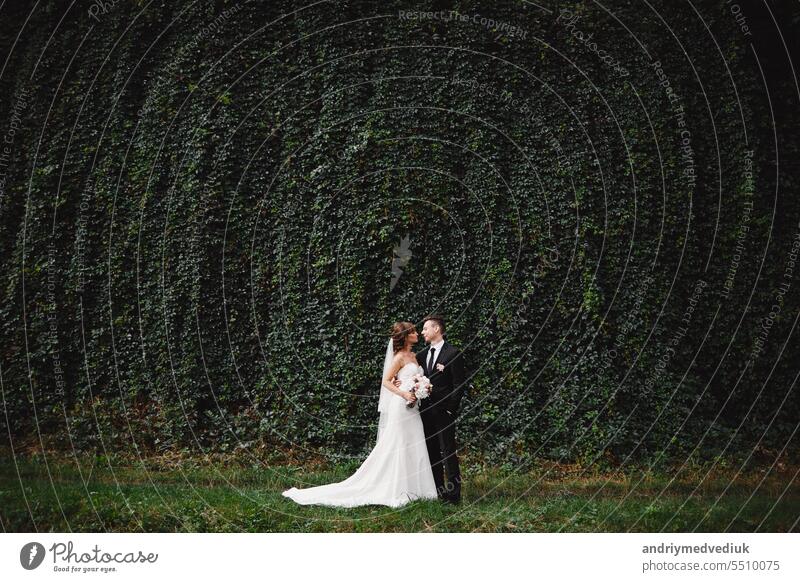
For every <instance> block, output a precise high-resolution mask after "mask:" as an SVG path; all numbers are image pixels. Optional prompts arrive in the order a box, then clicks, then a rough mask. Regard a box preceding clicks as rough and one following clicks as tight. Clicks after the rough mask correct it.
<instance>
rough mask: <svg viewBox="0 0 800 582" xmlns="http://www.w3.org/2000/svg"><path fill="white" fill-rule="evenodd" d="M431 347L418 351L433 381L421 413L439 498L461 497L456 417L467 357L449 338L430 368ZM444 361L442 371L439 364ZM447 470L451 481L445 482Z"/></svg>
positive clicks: (422, 363) (418, 358)
mask: <svg viewBox="0 0 800 582" xmlns="http://www.w3.org/2000/svg"><path fill="white" fill-rule="evenodd" d="M429 350H430V346H428V347H427V348H425V349H424V350H421V351H420V352H418V353H417V363H418V364H419V365H420V366H422V367H423V369H424V370H425V375H426V376H427V377H428V378H429V379H430V381H431V384H433V389H432V390H431V394H430V396H428V398H424V399H422V400H420V401H419V412H420V416H421V417H422V425H423V427H424V429H425V443H426V444H427V446H428V456H429V457H430V461H431V469H432V470H433V480H434V482H435V483H436V490H437V492H438V493H439V497H440V498H442V499H447V500H451V501H460V500H461V471H460V470H459V467H458V457H457V456H456V425H455V422H456V418H457V416H458V406H459V404H460V403H461V398H462V397H463V396H464V390H465V388H466V386H465V382H466V379H465V372H464V358H463V356H462V354H461V352H459V351H458V350H457V349H456V348H455V347H454V346H453V345H452V344H450V343H448V342H447V341H446V340H445V342H444V344H442V348H441V353H440V354H437V355H436V362H435V364H434V366H433V370H429V369H428V353H429ZM439 364H442V365H443V366H444V370H442V371H441V372H440V371H439V370H438V369H437V366H438V365H439ZM445 469H446V470H447V479H448V483H447V484H445V482H444V471H445Z"/></svg>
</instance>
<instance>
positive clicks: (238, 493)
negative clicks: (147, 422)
mask: <svg viewBox="0 0 800 582" xmlns="http://www.w3.org/2000/svg"><path fill="white" fill-rule="evenodd" d="M355 466H356V465H355V464H354V463H349V464H346V465H341V466H338V467H335V468H330V467H327V468H326V467H324V466H323V467H319V466H311V465H307V466H293V465H287V464H284V465H278V466H271V467H268V466H266V465H262V464H254V463H253V462H249V463H246V462H242V461H241V460H238V459H233V458H230V459H226V458H218V459H215V460H206V459H203V460H201V459H197V458H185V457H158V458H150V459H146V460H145V461H144V462H142V461H139V460H135V461H133V460H130V459H128V460H125V459H122V458H109V457H102V456H100V457H98V456H82V457H79V458H78V459H76V458H75V457H73V456H63V455H62V456H53V455H50V454H48V456H47V463H45V459H44V457H42V456H41V455H34V456H28V457H25V458H20V457H16V459H15V458H13V457H12V456H11V455H10V454H8V453H7V452H6V453H4V454H3V456H2V460H0V520H1V521H2V523H1V524H0V525H2V528H3V530H4V531H7V532H20V531H58V532H66V531H74V532H103V531H114V532H136V531H148V532H172V531H189V532H212V531H213V532H239V531H250V532H340V531H341V532H398V531H399V532H417V531H435V532H472V531H478V532H557V531H571V532H576V531H577V532H593V531H615V532H625V531H640V532H657V531H670V532H674V531H678V532H681V531H731V532H733V531H736V532H751V531H766V532H785V531H792V530H793V529H794V530H795V531H797V529H798V524H797V520H798V517H800V490H799V489H800V488H798V486H797V484H796V482H795V477H796V475H797V468H793V467H785V466H779V468H776V469H773V470H772V471H769V470H768V468H764V469H749V470H748V472H747V473H744V474H741V475H738V476H736V469H735V468H726V467H720V466H716V467H714V468H713V469H712V470H711V472H710V474H708V471H709V469H708V468H701V467H693V468H692V469H690V470H684V471H682V472H680V473H677V472H676V470H673V471H671V470H668V469H661V470H660V471H658V472H647V471H646V470H645V469H644V468H638V469H629V470H626V471H612V470H607V471H603V472H599V471H597V470H594V469H593V470H586V469H584V468H581V467H576V466H564V465H554V464H550V465H544V464H542V465H540V466H537V467H534V468H532V469H531V470H529V471H526V472H524V473H521V472H518V471H516V472H515V471H511V470H500V469H486V468H477V467H472V468H470V467H469V466H468V467H467V470H466V471H465V475H464V480H465V485H464V496H465V498H464V503H463V504H462V505H461V506H460V507H452V506H448V505H443V504H441V503H438V502H415V503H412V504H409V505H408V506H406V507H404V508H401V509H397V510H393V509H390V508H386V507H378V506H372V507H361V508H354V509H334V508H326V507H314V506H298V505H295V504H294V503H293V502H291V501H290V500H288V499H285V498H284V497H282V496H281V491H283V490H284V489H286V488H288V487H290V486H292V485H297V486H299V487H302V486H308V485H310V484H322V483H329V482H332V481H338V480H341V479H344V478H345V477H346V476H348V475H349V474H350V473H351V472H352V471H353V469H354V468H355ZM707 474H708V476H706V475H707ZM704 477H705V478H704ZM762 480H763V482H762ZM84 481H85V484H84Z"/></svg>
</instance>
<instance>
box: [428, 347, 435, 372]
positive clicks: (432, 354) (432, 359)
mask: <svg viewBox="0 0 800 582" xmlns="http://www.w3.org/2000/svg"><path fill="white" fill-rule="evenodd" d="M435 358H436V348H431V359H430V364H428V376H430V375H431V374H433V361H434V359H435Z"/></svg>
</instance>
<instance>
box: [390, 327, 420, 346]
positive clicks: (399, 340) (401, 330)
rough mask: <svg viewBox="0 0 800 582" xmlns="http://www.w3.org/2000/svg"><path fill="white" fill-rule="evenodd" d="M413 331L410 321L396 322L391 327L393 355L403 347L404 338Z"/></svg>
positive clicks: (404, 343)
mask: <svg viewBox="0 0 800 582" xmlns="http://www.w3.org/2000/svg"><path fill="white" fill-rule="evenodd" d="M415 330H416V328H415V327H414V324H413V323H411V322H410V321H398V322H397V323H395V324H394V325H393V326H392V349H393V350H394V353H395V354H396V353H397V352H399V351H400V350H402V349H403V348H404V347H405V345H406V338H407V337H408V336H409V335H411V333H412V332H414V331H415Z"/></svg>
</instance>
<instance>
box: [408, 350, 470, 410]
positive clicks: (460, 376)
mask: <svg viewBox="0 0 800 582" xmlns="http://www.w3.org/2000/svg"><path fill="white" fill-rule="evenodd" d="M429 351H430V346H428V347H426V348H425V349H424V350H420V351H419V352H417V363H418V364H419V365H420V366H422V368H423V370H425V375H426V376H427V377H428V379H430V381H431V384H433V390H431V394H430V396H428V398H425V399H423V400H421V401H420V410H424V409H426V408H429V407H435V408H436V409H438V410H444V411H446V412H447V413H448V414H449V415H450V416H452V417H455V416H456V415H457V414H458V407H459V405H460V404H461V398H462V397H463V396H464V391H465V390H466V373H465V371H464V357H463V355H462V354H461V352H460V351H459V350H458V349H457V348H456V347H455V346H454V345H453V344H451V343H449V342H448V341H447V340H445V342H444V344H443V345H442V352H441V353H440V354H439V355H438V356H436V363H435V364H434V366H433V370H428V366H427V364H428V352H429ZM438 364H442V365H443V366H444V370H442V371H441V372H440V371H438V370H437V369H436V367H437V365H438Z"/></svg>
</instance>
